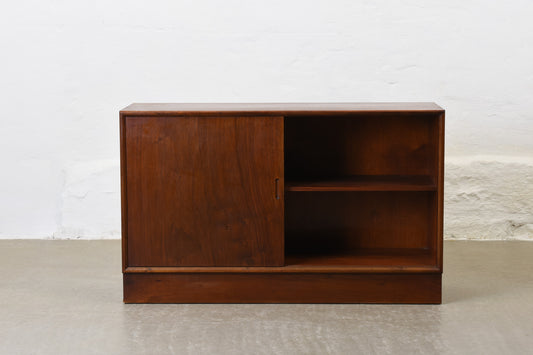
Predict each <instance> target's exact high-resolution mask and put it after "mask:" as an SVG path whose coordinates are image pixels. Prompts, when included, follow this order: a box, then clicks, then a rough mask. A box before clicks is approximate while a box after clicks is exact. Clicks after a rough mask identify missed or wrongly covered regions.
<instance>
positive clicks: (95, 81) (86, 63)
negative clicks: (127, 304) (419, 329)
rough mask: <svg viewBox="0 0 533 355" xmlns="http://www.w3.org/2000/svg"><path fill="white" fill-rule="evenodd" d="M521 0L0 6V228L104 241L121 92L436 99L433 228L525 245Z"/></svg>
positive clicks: (179, 96) (109, 227)
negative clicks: (439, 223)
mask: <svg viewBox="0 0 533 355" xmlns="http://www.w3.org/2000/svg"><path fill="white" fill-rule="evenodd" d="M532 18H533V2H532V1H531V0H509V1H490V0H489V1H487V0H484V1H481V0H447V1H442V0H429V1H428V0H406V1H396V2H392V1H383V0H367V1H352V0H345V1H340V0H327V1H309V0H307V1H303V0H298V1H290V0H283V1H281V0H269V1H250V0H249V1H235V0H226V1H214V0H213V1H199V0H195V1H175V0H152V1H138V0H129V1H124V0H116V1H103V0H93V1H72V0H71V1H66V0H20V1H13V2H9V3H6V4H3V6H2V10H1V11H0V50H1V55H0V79H1V84H0V104H1V106H0V110H1V121H0V144H1V146H0V148H1V149H0V163H1V165H0V166H1V173H0V238H118V237H119V236H120V202H119V144H118V143H119V133H118V111H119V109H121V108H122V107H124V106H126V105H127V104H129V103H131V102H173V101H174V102H187V101H189V102H282V101H318V102H324V101H333V102H339V101H435V102H437V103H439V104H440V105H442V106H443V107H444V108H446V110H447V125H446V128H447V132H446V139H447V142H446V143H447V147H446V153H447V175H446V178H447V183H446V228H445V233H446V236H447V237H449V238H476V239H477V238H480V239H508V238H517V239H533V184H532V183H533V139H532V135H533V21H532Z"/></svg>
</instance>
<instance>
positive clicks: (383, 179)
mask: <svg viewBox="0 0 533 355" xmlns="http://www.w3.org/2000/svg"><path fill="white" fill-rule="evenodd" d="M436 189H437V185H436V184H435V182H434V181H433V179H432V178H431V177H430V176H424V175H412V176H406V175H357V176H347V177H342V178H325V179H316V180H308V181H286V182H285V190H286V191H435V190H436Z"/></svg>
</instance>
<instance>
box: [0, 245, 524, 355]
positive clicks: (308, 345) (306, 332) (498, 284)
mask: <svg viewBox="0 0 533 355" xmlns="http://www.w3.org/2000/svg"><path fill="white" fill-rule="evenodd" d="M444 260H445V264H444V265H445V273H444V282H443V289H444V292H443V293H444V295H443V297H444V304H442V305H440V306H425V305H422V306H420V305H414V306H413V305H124V304H123V303H122V301H121V300H122V284H121V280H122V278H121V273H120V245H119V241H30V240H4V241H0V354H167V353H168V354H173V353H176V354H182V353H184V354H202V353H204V354H240V353H244V354H326V353H332V354H355V353H360V354H388V353H393V354H416V353H420V354H434V353H443V354H525V353H529V354H532V353H533V243H531V242H446V243H445V259H444Z"/></svg>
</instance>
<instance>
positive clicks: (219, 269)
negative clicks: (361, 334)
mask: <svg viewBox="0 0 533 355" xmlns="http://www.w3.org/2000/svg"><path fill="white" fill-rule="evenodd" d="M439 272H442V270H441V269H440V268H439V267H438V266H433V265H431V266H335V265H328V266H324V265H322V266H299V265H293V266H291V265H289V266H272V267H269V266H255V267H244V266H153V267H150V266H129V267H127V268H126V269H125V270H124V273H133V274H135V273H140V274H146V273H148V274H151V273H154V274H158V273H159V274H167V273H177V274H186V273H211V274H213V273H215V274H218V273H220V274H224V273H242V274H249V273H255V274H307V273H309V274H365V273H377V274H390V273H439Z"/></svg>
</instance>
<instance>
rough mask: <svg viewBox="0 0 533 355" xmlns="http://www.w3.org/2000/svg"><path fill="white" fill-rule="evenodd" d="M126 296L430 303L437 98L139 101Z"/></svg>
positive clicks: (434, 271) (437, 183)
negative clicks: (428, 100) (307, 101)
mask: <svg viewBox="0 0 533 355" xmlns="http://www.w3.org/2000/svg"><path fill="white" fill-rule="evenodd" d="M120 128H121V129H120V133H121V185H122V233H123V244H122V247H123V249H122V254H123V272H124V301H125V302H127V303H140V302H149V303H150V302H157V303H166V302H187V303H200V302H209V303H211V302H213V303H218V302H252V303H254V302H287V303H299V302H302V303H308V302H324V303H338V302H342V303H354V302H368V303H440V300H441V273H442V225H443V219H442V211H443V210H442V206H443V179H444V165H443V162H444V111H443V110H442V108H440V107H439V106H437V105H435V104H433V103H379V104H370V103H368V104H365V103H338V104H133V105H130V106H128V107H127V108H125V109H124V110H122V111H121V113H120Z"/></svg>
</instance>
